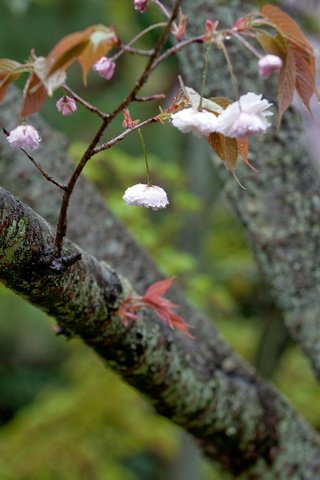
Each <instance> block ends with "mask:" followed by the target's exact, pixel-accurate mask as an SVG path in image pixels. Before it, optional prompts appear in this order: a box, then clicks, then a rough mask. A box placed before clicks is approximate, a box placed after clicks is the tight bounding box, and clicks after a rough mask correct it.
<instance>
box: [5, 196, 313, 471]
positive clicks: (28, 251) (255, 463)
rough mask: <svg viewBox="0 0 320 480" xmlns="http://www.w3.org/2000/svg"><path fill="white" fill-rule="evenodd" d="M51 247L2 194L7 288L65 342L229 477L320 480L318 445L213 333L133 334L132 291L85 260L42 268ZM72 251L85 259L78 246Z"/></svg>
mask: <svg viewBox="0 0 320 480" xmlns="http://www.w3.org/2000/svg"><path fill="white" fill-rule="evenodd" d="M52 241H53V232H52V229H51V227H50V226H49V225H48V224H47V223H46V222H45V221H44V220H43V219H42V218H41V217H39V216H38V215H37V214H36V213H35V212H34V211H33V210H31V209H30V208H29V207H26V206H25V205H24V204H22V203H21V202H20V201H18V200H16V199H15V198H14V197H13V196H12V195H11V194H9V193H8V192H7V191H6V190H4V189H3V188H0V278H1V280H2V281H3V282H4V283H5V284H6V285H7V286H8V287H9V288H11V289H13V290H15V291H16V292H18V293H19V294H21V295H23V296H24V297H25V298H27V299H28V300H29V301H30V302H32V303H33V304H35V305H37V306H39V307H40V308H42V309H43V310H45V311H46V312H47V313H49V314H50V315H53V316H54V317H55V318H56V320H57V322H58V324H59V326H60V328H61V329H62V331H63V332H65V333H66V334H68V335H69V336H73V335H79V336H81V338H82V339H83V340H84V341H85V342H86V343H87V344H88V345H90V346H91V347H92V348H94V349H95V350H96V351H97V352H98V353H99V355H100V356H101V357H102V358H104V359H105V360H106V361H107V362H108V364H109V365H110V366H111V367H112V368H113V369H115V370H116V371H117V372H119V373H120V374H121V375H122V377H123V378H125V379H126V380H127V381H128V382H129V383H130V384H132V385H133V386H135V387H136V388H138V389H139V390H140V391H142V392H143V393H145V394H147V395H148V396H149V398H150V399H151V401H152V402H153V404H154V405H155V408H156V409H157V411H158V412H159V413H161V414H163V415H165V416H167V417H168V418H170V419H171V420H173V421H174V422H176V423H177V424H179V425H181V426H183V427H184V428H186V429H187V430H188V431H189V432H191V433H192V434H193V435H194V436H195V437H196V438H198V440H199V443H200V444H201V446H202V448H203V450H204V451H205V452H206V453H207V454H208V455H210V456H212V457H213V458H216V459H218V460H219V461H220V462H221V463H222V464H223V465H224V466H225V467H226V468H227V469H228V470H230V471H232V472H234V473H241V472H245V471H250V472H255V474H256V473H257V474H259V475H260V477H259V478H269V477H268V476H265V475H269V472H270V471H272V472H274V475H276V474H277V472H283V471H287V472H289V471H291V469H292V468H293V467H294V468H296V469H297V471H299V472H304V476H303V478H306V479H308V478H310V479H311V478H314V473H315V472H320V460H319V458H320V455H319V454H320V449H319V441H318V438H317V437H316V435H315V434H314V433H313V432H312V431H311V429H310V428H309V427H308V426H307V425H306V424H305V423H304V421H303V420H302V419H300V418H299V416H298V415H297V414H296V413H295V412H293V411H292V409H291V408H290V407H289V406H288V405H287V404H286V403H285V401H284V400H283V399H282V398H281V397H280V396H278V395H277V394H276V393H275V392H274V391H273V390H272V389H271V388H270V387H268V386H267V385H265V384H263V383H262V382H261V381H260V380H259V379H257V378H256V377H255V375H254V373H253V372H252V369H251V368H250V367H248V366H246V365H245V364H244V363H243V362H241V361H240V360H239V359H238V358H237V357H236V356H235V355H234V354H232V352H230V351H229V350H228V349H227V347H225V355H224V357H221V356H220V354H221V349H218V348H217V350H215V349H214V348H213V341H212V339H214V338H215V331H214V330H213V329H212V331H211V332H210V326H209V325H208V326H207V335H209V336H208V340H205V339H204V338H201V332H199V335H200V336H199V337H198V335H197V334H198V332H197V331H195V332H194V333H195V336H196V338H195V340H190V339H189V338H187V337H184V336H182V334H180V333H176V332H173V331H171V330H170V329H168V328H167V327H165V326H163V325H162V324H161V323H160V322H158V321H156V320H155V319H154V318H152V317H150V316H147V315H144V316H142V317H141V318H140V319H139V321H137V322H134V323H133V324H132V325H131V326H130V327H128V328H125V327H124V326H123V325H121V323H120V322H119V320H118V318H117V317H115V316H114V315H113V313H114V311H115V309H116V308H117V306H118V304H119V301H121V299H122V298H123V295H126V294H127V293H128V288H129V287H128V284H127V283H126V282H124V281H123V280H121V278H119V277H118V276H117V274H116V273H115V272H114V271H112V270H111V269H110V268H109V267H108V266H107V265H106V264H105V263H104V262H98V261H97V260H96V259H95V258H93V257H92V256H90V255H88V254H86V253H85V252H81V255H82V258H81V260H80V261H79V262H77V263H75V264H74V265H73V266H72V267H70V268H69V269H68V270H66V271H64V272H62V273H61V274H55V273H52V271H50V270H49V271H48V270H47V269H46V268H44V267H43V265H42V262H40V264H41V265H40V266H39V259H41V258H42V257H43V255H44V254H45V255H47V254H48V252H50V247H51V246H52ZM65 249H66V251H65V253H66V254H68V255H69V254H70V253H71V254H72V253H74V252H76V251H77V250H78V248H77V247H76V246H75V245H73V244H72V243H71V242H67V243H66V247H65ZM192 320H193V319H192V318H190V319H188V321H189V322H190V323H191V324H192V323H193V321H192ZM210 333H211V335H210ZM217 343H219V341H217ZM288 438H290V439H292V442H293V444H291V441H290V444H289V442H288ZM302 453H303V454H302ZM310 465H311V467H310ZM310 468H311V470H310ZM308 469H309V470H310V472H311V471H312V475H310V476H308V474H306V472H307V471H308ZM272 475H273V474H272ZM272 478H274V477H272ZM282 478H289V477H282ZM297 478H302V477H297Z"/></svg>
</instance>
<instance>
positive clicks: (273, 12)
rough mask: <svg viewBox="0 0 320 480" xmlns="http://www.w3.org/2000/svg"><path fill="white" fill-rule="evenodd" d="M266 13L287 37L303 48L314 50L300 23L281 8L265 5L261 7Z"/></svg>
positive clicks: (278, 29)
mask: <svg viewBox="0 0 320 480" xmlns="http://www.w3.org/2000/svg"><path fill="white" fill-rule="evenodd" d="M261 13H262V15H264V16H265V17H266V18H267V19H268V20H269V21H270V22H271V23H272V24H273V26H274V27H275V29H276V30H277V31H278V32H279V33H281V35H283V36H284V37H285V38H287V39H288V40H290V41H291V42H293V43H294V44H296V45H298V46H299V47H300V48H302V49H303V50H306V51H309V52H313V49H312V46H311V45H310V43H309V42H308V40H307V39H306V37H305V36H304V34H303V32H302V31H301V29H300V27H299V25H298V24H297V23H296V22H295V21H294V20H293V19H292V18H291V17H290V16H289V15H287V14H286V13H285V12H283V11H282V10H281V9H280V8H278V7H275V6H274V5H269V4H268V5H264V6H263V7H262V8H261Z"/></svg>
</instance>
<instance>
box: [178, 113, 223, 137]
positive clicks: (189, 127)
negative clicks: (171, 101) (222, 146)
mask: <svg viewBox="0 0 320 480" xmlns="http://www.w3.org/2000/svg"><path fill="white" fill-rule="evenodd" d="M171 120H172V125H174V126H175V127H176V128H178V129H179V130H180V132H182V133H189V132H192V133H194V135H196V136H197V137H201V136H205V137H207V136H208V135H210V133H212V132H214V131H215V130H216V126H217V120H218V119H217V117H216V116H215V115H214V114H213V113H210V112H208V111H207V110H202V111H201V112H199V111H198V110H197V109H195V108H184V109H183V110H180V111H179V112H177V113H173V114H172V115H171Z"/></svg>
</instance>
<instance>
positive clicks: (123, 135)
mask: <svg viewBox="0 0 320 480" xmlns="http://www.w3.org/2000/svg"><path fill="white" fill-rule="evenodd" d="M155 122H158V119H157V117H152V118H148V119H147V120H144V121H143V122H141V123H138V124H137V125H135V126H134V127H132V128H128V129H127V130H125V131H124V132H122V133H121V134H120V135H117V136H116V137H114V138H113V139H112V140H109V141H108V142H106V143H103V144H102V145H100V146H99V147H96V148H95V149H94V150H93V152H92V155H96V154H97V153H100V152H103V151H104V150H108V149H109V148H111V147H113V146H114V145H115V144H116V143H118V142H121V141H122V140H124V139H125V138H126V137H127V136H128V135H129V134H130V133H132V132H134V131H135V130H139V128H142V127H145V126H146V125H150V123H155Z"/></svg>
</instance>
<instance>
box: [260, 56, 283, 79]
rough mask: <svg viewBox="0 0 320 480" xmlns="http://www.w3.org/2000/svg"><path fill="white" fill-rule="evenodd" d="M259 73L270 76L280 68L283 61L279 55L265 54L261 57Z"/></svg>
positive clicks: (264, 76)
mask: <svg viewBox="0 0 320 480" xmlns="http://www.w3.org/2000/svg"><path fill="white" fill-rule="evenodd" d="M258 65H259V75H260V77H263V78H266V77H269V76H270V75H271V74H272V73H273V72H275V71H277V70H280V68H281V67H282V65H283V62H282V60H281V58H280V57H278V56H277V55H265V56H264V57H262V58H260V60H259V62H258Z"/></svg>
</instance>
